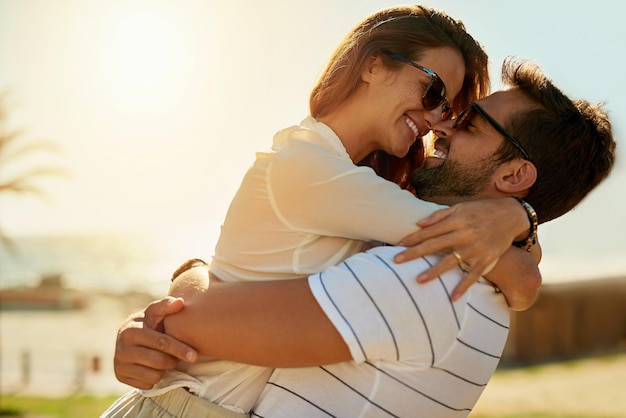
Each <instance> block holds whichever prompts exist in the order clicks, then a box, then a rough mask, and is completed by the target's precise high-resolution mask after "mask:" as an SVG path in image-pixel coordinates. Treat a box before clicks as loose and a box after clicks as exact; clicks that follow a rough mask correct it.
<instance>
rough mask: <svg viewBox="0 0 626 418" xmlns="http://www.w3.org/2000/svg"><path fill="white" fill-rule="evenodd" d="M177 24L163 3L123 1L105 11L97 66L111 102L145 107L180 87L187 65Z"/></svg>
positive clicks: (183, 38)
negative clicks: (106, 15) (105, 16)
mask: <svg viewBox="0 0 626 418" xmlns="http://www.w3.org/2000/svg"><path fill="white" fill-rule="evenodd" d="M181 23H182V22H180V21H179V19H176V15H175V13H172V11H170V10H168V9H167V8H166V3H163V2H152V1H131V2H123V3H120V4H119V5H118V7H117V8H116V9H115V10H113V11H112V12H111V13H110V15H109V16H108V18H107V20H106V21H105V25H104V27H103V30H102V33H103V35H102V36H103V37H102V45H101V48H100V51H99V69H100V72H101V78H102V79H103V80H104V85H105V86H106V89H107V90H108V94H110V95H112V96H113V99H114V100H115V102H116V103H119V104H123V105H126V106H127V107H128V108H129V109H130V108H132V107H136V108H141V109H142V111H144V112H145V111H146V110H149V109H150V107H153V106H156V105H157V104H158V103H163V101H164V100H165V101H169V100H167V99H168V97H169V96H171V95H172V94H174V95H175V94H176V91H177V90H179V89H180V88H181V84H182V83H184V82H185V76H186V72H187V71H188V68H189V65H190V52H189V47H188V45H189V40H187V39H186V36H185V33H184V28H183V26H182V24H181ZM146 107H147V109H146Z"/></svg>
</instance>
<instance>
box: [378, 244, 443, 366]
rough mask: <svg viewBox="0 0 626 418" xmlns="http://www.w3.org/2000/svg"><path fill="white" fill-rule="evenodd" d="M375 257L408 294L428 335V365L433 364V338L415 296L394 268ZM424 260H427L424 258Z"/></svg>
mask: <svg viewBox="0 0 626 418" xmlns="http://www.w3.org/2000/svg"><path fill="white" fill-rule="evenodd" d="M376 258H378V259H379V260H380V261H381V262H382V263H383V264H384V265H386V266H387V268H389V270H391V272H392V273H393V274H394V276H396V278H397V279H398V282H400V284H401V285H402V287H403V288H404V290H405V292H406V293H407V295H408V296H409V299H411V302H413V306H414V307H415V310H416V311H417V314H418V315H419V317H420V319H421V321H422V325H423V326H424V331H426V335H427V336H428V345H429V346H430V365H431V366H432V365H433V364H435V347H434V346H433V340H432V338H431V336H430V330H429V329H428V323H427V322H426V319H425V318H424V314H422V310H421V309H420V308H419V306H418V304H417V302H416V301H415V298H414V297H413V295H412V294H411V291H410V290H409V289H408V287H406V284H405V283H404V281H403V280H402V278H401V277H400V275H399V274H398V272H396V270H394V268H393V267H391V266H390V265H389V264H388V263H387V262H386V261H385V260H383V259H382V258H381V257H380V256H378V255H376ZM422 259H423V260H426V259H425V258H424V257H422ZM426 262H428V260H426ZM398 360H400V359H399V358H398Z"/></svg>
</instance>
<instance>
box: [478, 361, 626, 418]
mask: <svg viewBox="0 0 626 418" xmlns="http://www.w3.org/2000/svg"><path fill="white" fill-rule="evenodd" d="M540 412H541V413H544V414H548V413H550V414H556V413H558V414H563V415H564V416H565V415H567V416H568V417H572V418H573V417H588V418H591V417H593V418H601V417H605V418H609V417H611V418H617V417H626V354H620V355H615V356H608V357H601V358H593V359H584V360H576V361H571V362H564V363H556V364H549V365H543V366H541V367H529V368H519V369H511V370H500V371H498V372H497V373H496V374H495V375H494V377H493V378H492V379H491V381H490V382H489V385H487V388H486V389H485V391H484V392H483V395H482V396H481V398H480V399H479V401H478V403H477V405H476V407H475V408H474V411H473V412H472V414H471V415H470V417H478V416H480V417H483V416H485V417H486V416H489V417H502V416H505V415H507V414H513V413H516V414H521V416H524V415H523V414H525V413H540Z"/></svg>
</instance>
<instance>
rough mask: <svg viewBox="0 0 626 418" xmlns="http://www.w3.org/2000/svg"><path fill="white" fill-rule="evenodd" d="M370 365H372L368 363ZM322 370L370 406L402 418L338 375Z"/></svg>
mask: <svg viewBox="0 0 626 418" xmlns="http://www.w3.org/2000/svg"><path fill="white" fill-rule="evenodd" d="M367 364H370V363H367ZM320 369H322V370H324V371H325V372H326V373H328V374H329V375H331V376H332V377H334V378H335V379H336V380H337V381H338V382H341V383H342V384H343V385H344V386H346V387H347V388H348V389H350V390H351V391H353V392H354V393H356V394H357V395H359V396H360V397H362V398H363V399H364V400H365V401H367V403H369V404H370V405H374V406H376V407H377V408H379V409H380V410H382V411H385V412H386V413H388V414H389V415H391V416H392V417H397V418H400V417H399V415H395V414H394V413H392V412H391V411H389V410H387V409H385V408H383V407H382V405H379V404H377V403H376V402H374V401H372V400H371V399H370V398H369V397H368V396H366V395H364V394H362V393H361V392H359V391H358V390H356V389H355V388H353V387H352V386H350V385H349V384H348V383H346V382H345V381H343V380H342V379H340V378H339V377H338V376H337V375H334V374H332V373H331V372H329V371H328V369H325V368H324V367H320Z"/></svg>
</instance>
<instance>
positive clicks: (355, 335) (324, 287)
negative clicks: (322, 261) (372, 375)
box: [319, 273, 367, 358]
mask: <svg viewBox="0 0 626 418" xmlns="http://www.w3.org/2000/svg"><path fill="white" fill-rule="evenodd" d="M319 278H320V284H321V285H322V288H323V289H324V293H326V296H328V299H329V300H330V301H331V303H332V304H333V306H334V307H335V309H337V312H339V315H341V318H342V319H343V321H344V322H345V323H346V325H347V326H348V327H349V328H350V331H351V332H352V335H353V336H354V338H355V340H356V342H357V343H358V344H359V348H360V349H361V353H362V354H363V358H367V355H366V354H365V349H364V348H363V344H361V340H359V336H358V335H357V334H356V332H355V331H354V328H353V327H352V324H350V322H349V321H348V319H347V318H346V317H345V316H344V314H343V313H342V312H341V310H340V309H339V306H337V304H336V303H335V301H334V300H333V298H332V296H330V293H329V292H328V289H327V288H326V285H325V283H324V279H323V277H322V273H319Z"/></svg>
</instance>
